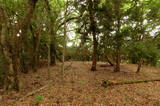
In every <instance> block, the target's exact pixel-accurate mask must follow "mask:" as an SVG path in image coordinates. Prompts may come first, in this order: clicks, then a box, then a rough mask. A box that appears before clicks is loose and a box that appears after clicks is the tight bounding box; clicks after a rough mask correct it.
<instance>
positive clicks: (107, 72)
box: [0, 62, 160, 106]
mask: <svg viewBox="0 0 160 106" xmlns="http://www.w3.org/2000/svg"><path fill="white" fill-rule="evenodd" d="M100 64H104V63H98V67H97V71H96V72H91V71H90V65H91V63H90V62H73V64H72V65H71V67H70V68H68V69H67V70H65V76H64V77H65V78H64V83H63V84H62V83H61V79H60V78H61V66H60V65H61V64H60V63H59V64H57V65H56V66H55V67H51V77H52V79H53V80H54V83H53V85H52V86H49V87H47V88H46V89H43V90H41V91H40V92H37V93H36V94H34V95H33V96H29V97H26V98H25V99H24V100H23V101H19V98H22V97H23V96H25V95H26V94H27V93H29V92H31V91H34V90H36V89H38V88H40V87H42V86H44V85H46V84H47V82H48V80H47V69H46V68H41V69H39V71H38V72H37V73H29V74H24V75H20V80H21V83H20V84H21V91H20V92H19V93H17V92H9V93H4V92H1V94H2V95H0V106H36V105H39V106H142V105H144V106H160V82H149V83H140V84H131V85H117V86H111V87H107V88H104V87H102V86H101V82H102V80H112V81H115V82H117V81H126V80H145V79H158V78H160V68H154V67H148V66H145V67H143V69H142V71H141V72H140V73H139V74H136V73H135V71H136V65H122V66H121V72H117V73H114V72H113V67H110V66H108V67H100ZM67 65H70V63H69V62H67V64H66V67H67ZM38 97H39V98H40V97H41V98H40V99H39V98H38Z"/></svg>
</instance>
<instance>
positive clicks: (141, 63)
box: [136, 59, 143, 73]
mask: <svg viewBox="0 0 160 106" xmlns="http://www.w3.org/2000/svg"><path fill="white" fill-rule="evenodd" d="M142 65H143V59H140V61H139V63H138V67H137V71H136V73H139V72H140V70H141V67H142Z"/></svg>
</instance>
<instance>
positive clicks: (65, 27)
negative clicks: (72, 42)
mask: <svg viewBox="0 0 160 106" xmlns="http://www.w3.org/2000/svg"><path fill="white" fill-rule="evenodd" d="M67 8H68V0H67V2H66V6H65V14H64V17H65V19H64V42H63V54H62V70H61V74H62V78H61V80H62V83H63V82H64V71H65V55H66V54H65V53H66V43H67V23H66V20H67Z"/></svg>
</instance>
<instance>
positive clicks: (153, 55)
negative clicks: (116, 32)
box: [128, 42, 159, 66]
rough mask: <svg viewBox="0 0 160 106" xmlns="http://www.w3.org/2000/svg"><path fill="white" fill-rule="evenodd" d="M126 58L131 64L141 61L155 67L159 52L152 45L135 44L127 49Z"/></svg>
mask: <svg viewBox="0 0 160 106" xmlns="http://www.w3.org/2000/svg"><path fill="white" fill-rule="evenodd" d="M128 57H129V59H130V60H131V62H132V63H138V62H139V61H140V59H143V60H144V61H145V63H146V64H150V65H153V66H155V65H156V64H157V62H158V59H159V50H158V49H157V48H156V47H155V46H154V45H152V44H146V43H143V42H137V43H134V44H133V45H131V46H130V47H129V49H128Z"/></svg>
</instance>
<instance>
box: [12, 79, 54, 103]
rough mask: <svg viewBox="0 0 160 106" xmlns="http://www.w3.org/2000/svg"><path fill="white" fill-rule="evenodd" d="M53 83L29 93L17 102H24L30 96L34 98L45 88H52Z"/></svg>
mask: <svg viewBox="0 0 160 106" xmlns="http://www.w3.org/2000/svg"><path fill="white" fill-rule="evenodd" d="M51 83H52V82H50V83H49V84H46V85H45V86H43V87H41V88H39V89H36V90H34V91H32V92H30V93H28V94H27V95H25V96H23V97H22V98H19V99H18V100H16V101H15V102H17V101H23V100H24V99H25V98H27V97H29V96H33V95H34V94H36V93H37V92H40V91H41V90H44V89H45V88H47V87H49V86H51Z"/></svg>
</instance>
